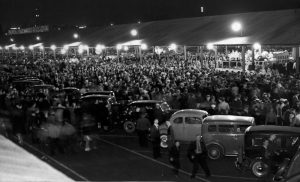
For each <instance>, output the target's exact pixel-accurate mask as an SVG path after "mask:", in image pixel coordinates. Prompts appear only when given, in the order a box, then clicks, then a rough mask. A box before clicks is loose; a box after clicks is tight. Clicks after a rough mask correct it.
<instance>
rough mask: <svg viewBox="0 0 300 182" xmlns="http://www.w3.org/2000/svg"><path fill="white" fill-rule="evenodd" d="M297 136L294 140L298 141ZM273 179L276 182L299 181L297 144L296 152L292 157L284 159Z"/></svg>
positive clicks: (299, 160)
mask: <svg viewBox="0 0 300 182" xmlns="http://www.w3.org/2000/svg"><path fill="white" fill-rule="evenodd" d="M299 140H300V139H299V138H297V141H296V142H299ZM273 181H278V182H284V181H285V182H299V181H300V150H299V146H298V149H297V152H296V153H295V155H294V157H293V158H292V159H291V160H289V159H286V160H285V161H284V162H283V163H282V164H281V166H280V167H279V169H278V171H277V172H276V174H275V176H274V177H273Z"/></svg>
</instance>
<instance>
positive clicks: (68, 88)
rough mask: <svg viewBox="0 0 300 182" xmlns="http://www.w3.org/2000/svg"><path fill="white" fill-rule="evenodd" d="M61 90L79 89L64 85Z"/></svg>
mask: <svg viewBox="0 0 300 182" xmlns="http://www.w3.org/2000/svg"><path fill="white" fill-rule="evenodd" d="M62 90H79V89H78V88H76V87H65V88H63V89H62Z"/></svg>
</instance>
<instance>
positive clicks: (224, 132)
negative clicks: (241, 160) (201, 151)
mask: <svg viewBox="0 0 300 182" xmlns="http://www.w3.org/2000/svg"><path fill="white" fill-rule="evenodd" d="M254 124H255V123H254V118H253V117H247V116H233V115H214V116H208V117H206V118H205V119H204V120H203V124H202V130H201V134H202V137H203V139H204V142H205V144H206V146H207V151H208V157H209V158H210V159H213V160H217V159H220V158H222V157H223V156H237V155H238V152H239V148H240V147H241V146H242V145H243V143H244V132H245V130H246V128H248V127H249V126H252V125H254Z"/></svg>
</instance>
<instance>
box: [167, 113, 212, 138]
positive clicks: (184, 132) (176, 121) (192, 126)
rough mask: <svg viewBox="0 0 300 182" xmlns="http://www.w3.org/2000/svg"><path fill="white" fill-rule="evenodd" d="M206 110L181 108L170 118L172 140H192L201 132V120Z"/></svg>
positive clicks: (206, 114)
mask: <svg viewBox="0 0 300 182" xmlns="http://www.w3.org/2000/svg"><path fill="white" fill-rule="evenodd" d="M207 116H208V112H206V111H204V110H198V109H183V110H180V111H177V112H175V113H174V114H173V115H172V116H171V118H170V124H171V129H170V131H171V138H172V140H180V141H193V140H195V138H196V136H197V135H199V134H201V126H202V121H203V119H204V118H205V117H207Z"/></svg>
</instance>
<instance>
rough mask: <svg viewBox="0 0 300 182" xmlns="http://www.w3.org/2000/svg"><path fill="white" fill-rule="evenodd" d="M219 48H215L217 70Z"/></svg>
mask: <svg viewBox="0 0 300 182" xmlns="http://www.w3.org/2000/svg"><path fill="white" fill-rule="evenodd" d="M217 59H218V46H216V48H215V68H217V67H218V66H217V62H218V60H217Z"/></svg>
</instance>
